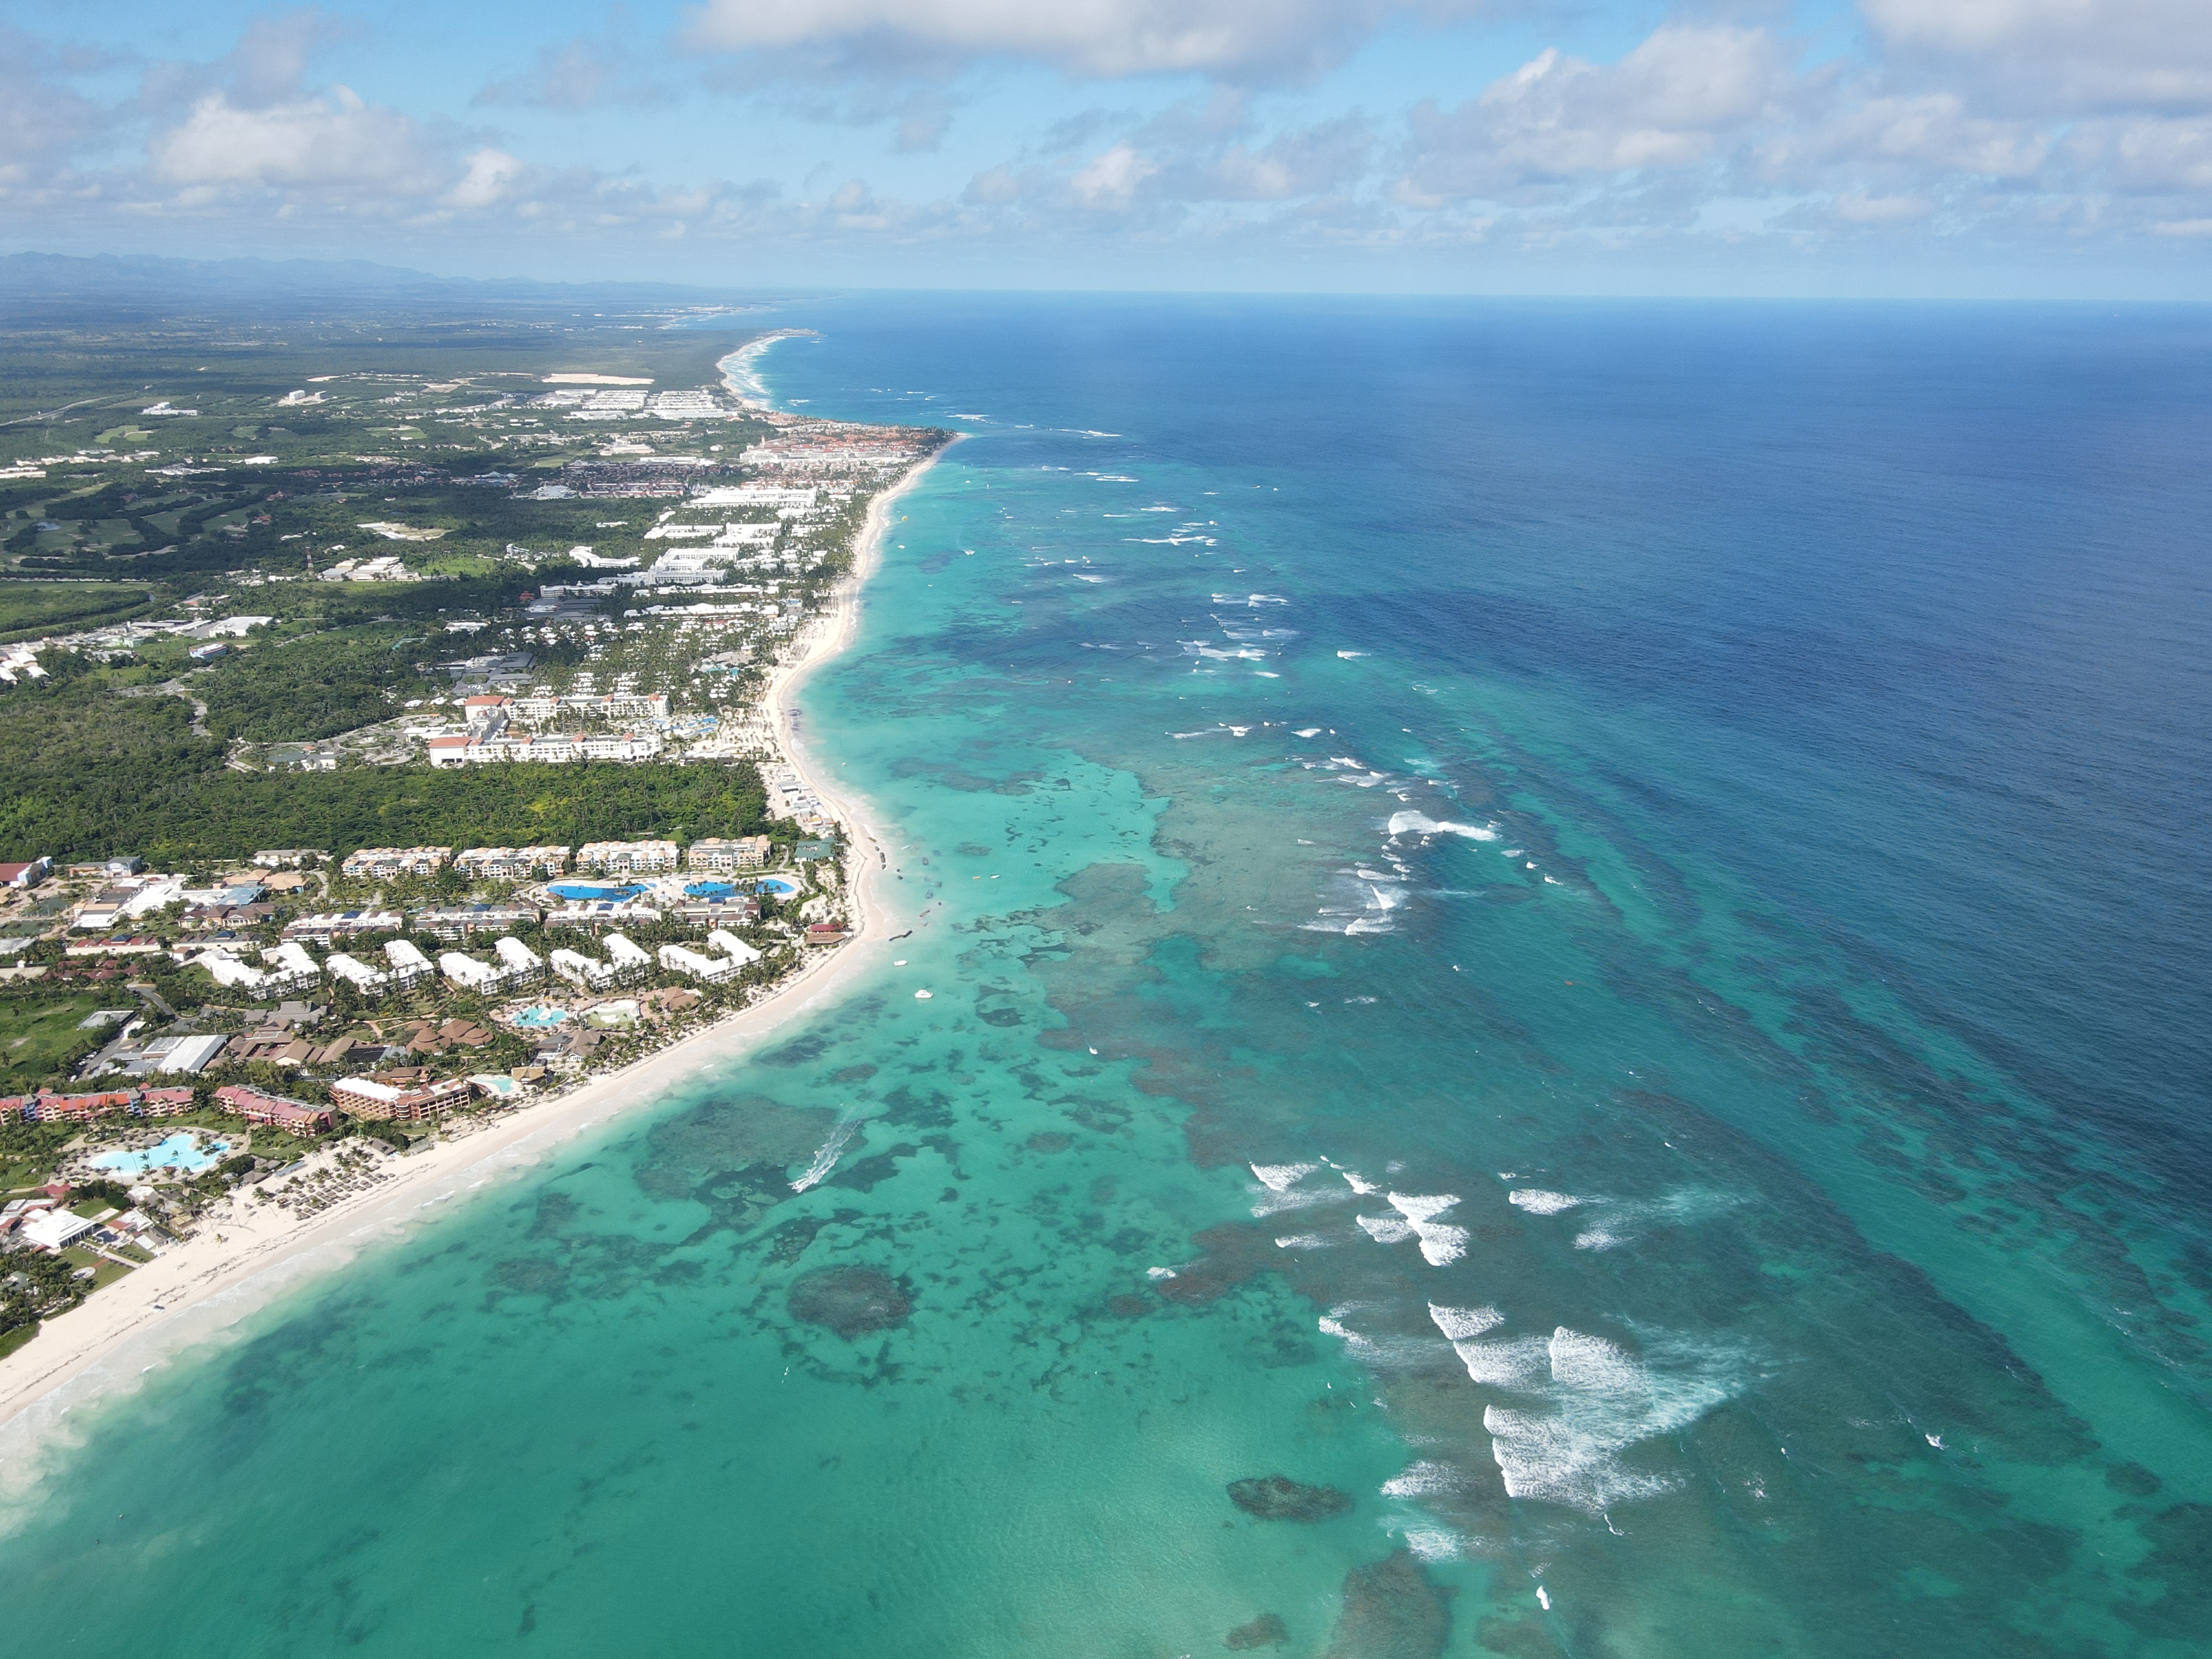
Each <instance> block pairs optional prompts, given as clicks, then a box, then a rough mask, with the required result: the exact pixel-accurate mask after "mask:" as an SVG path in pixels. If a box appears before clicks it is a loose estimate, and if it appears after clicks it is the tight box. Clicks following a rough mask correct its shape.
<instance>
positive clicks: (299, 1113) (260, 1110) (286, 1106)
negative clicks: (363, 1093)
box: [215, 1083, 337, 1135]
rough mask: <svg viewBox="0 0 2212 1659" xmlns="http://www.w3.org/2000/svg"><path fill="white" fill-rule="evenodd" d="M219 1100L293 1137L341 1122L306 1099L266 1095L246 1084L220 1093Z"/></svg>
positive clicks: (227, 1107) (319, 1131)
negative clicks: (311, 1104) (291, 1134)
mask: <svg viewBox="0 0 2212 1659" xmlns="http://www.w3.org/2000/svg"><path fill="white" fill-rule="evenodd" d="M215 1097H216V1103H217V1104H218V1105H220V1106H221V1107H222V1109H223V1110H225V1111H226V1112H230V1113H233V1114H234V1115H237V1116H239V1117H242V1118H244V1119H245V1120H246V1121H247V1122H248V1123H266V1124H270V1125H272V1126H273V1127H276V1128H279V1129H283V1130H286V1131H288V1132H289V1133H293V1134H300V1135H314V1134H322V1133H325V1132H326V1131H328V1130H329V1129H330V1128H331V1127H332V1126H333V1125H334V1124H335V1123H336V1122H337V1115H336V1114H335V1113H333V1112H332V1111H331V1109H330V1108H329V1107H327V1106H310V1105H309V1104H308V1103H307V1102H306V1101H304V1100H288V1099H286V1098H285V1097H283V1095H271V1094H264V1093H263V1092H262V1091H260V1090H258V1089H253V1088H249V1087H247V1086H246V1085H245V1084H242V1083H234V1084H231V1085H228V1087H226V1088H222V1089H218V1090H216V1091H215Z"/></svg>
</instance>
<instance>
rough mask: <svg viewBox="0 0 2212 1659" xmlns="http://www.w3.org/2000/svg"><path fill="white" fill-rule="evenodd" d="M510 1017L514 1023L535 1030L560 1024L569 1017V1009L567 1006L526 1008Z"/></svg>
mask: <svg viewBox="0 0 2212 1659" xmlns="http://www.w3.org/2000/svg"><path fill="white" fill-rule="evenodd" d="M510 1018H512V1021H513V1024H517V1025H520V1026H525V1027H527V1028H528V1029H530V1030H537V1029H538V1028H540V1027H542V1026H547V1025H558V1024H561V1023H562V1021H563V1020H565V1019H567V1018H568V1010H567V1009H566V1008H550V1007H537V1008H525V1009H524V1010H523V1011H522V1012H520V1013H519V1014H515V1015H513V1016H511V1017H510Z"/></svg>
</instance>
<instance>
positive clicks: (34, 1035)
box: [0, 980, 131, 1173]
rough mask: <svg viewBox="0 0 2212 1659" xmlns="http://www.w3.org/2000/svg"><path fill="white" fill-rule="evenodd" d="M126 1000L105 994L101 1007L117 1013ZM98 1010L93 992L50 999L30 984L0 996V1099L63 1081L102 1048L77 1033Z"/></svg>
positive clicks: (93, 1036) (4, 1142)
mask: <svg viewBox="0 0 2212 1659" xmlns="http://www.w3.org/2000/svg"><path fill="white" fill-rule="evenodd" d="M130 1000H131V997H130V994H129V993H127V992H122V991H117V992H111V993H109V994H108V995H107V997H106V1006H109V1007H119V1006H123V1005H124V1004H125V1003H128V1002H129V1001H130ZM100 1006H102V999H101V998H100V996H99V995H98V994H95V993H94V992H91V991H73V992H70V993H69V994H66V995H63V996H56V995H55V994H54V993H53V992H52V991H51V990H48V989H46V988H45V987H41V986H40V984H39V982H38V981H35V980H32V981H25V982H23V983H22V984H21V987H20V988H17V987H9V992H8V993H7V994H4V995H0V1095H19V1094H26V1093H28V1092H29V1091H31V1090H33V1089H35V1088H37V1087H38V1086H39V1085H40V1084H42V1083H47V1082H51V1081H53V1080H55V1079H58V1078H61V1077H64V1076H66V1075H67V1074H68V1072H69V1068H70V1066H74V1065H75V1064H76V1062H77V1061H78V1060H82V1058H83V1057H84V1056H85V1055H87V1054H90V1053H91V1052H92V1051H93V1050H94V1048H98V1047H99V1046H100V1044H101V1043H102V1042H106V1040H107V1034H106V1032H105V1031H81V1030H78V1029H77V1026H78V1024H80V1023H81V1022H82V1020H83V1019H84V1018H85V1017H86V1016H87V1015H88V1014H90V1013H91V1012H93V1011H94V1010H95V1009H97V1008H99V1007H100ZM19 1127H20V1126H19ZM12 1154H13V1148H12V1147H11V1146H9V1142H8V1139H7V1134H6V1132H5V1129H4V1128H0V1160H8V1159H10V1158H12ZM10 1172H11V1173H12V1168H11V1170H10Z"/></svg>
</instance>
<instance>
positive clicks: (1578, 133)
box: [1402, 24, 1790, 203]
mask: <svg viewBox="0 0 2212 1659" xmlns="http://www.w3.org/2000/svg"><path fill="white" fill-rule="evenodd" d="M1789 91H1790V84H1789V74H1788V67H1787V64H1786V61H1785V58H1784V52H1783V51H1782V48H1781V46H1779V45H1778V43H1777V42H1776V41H1775V40H1773V39H1772V38H1771V36H1769V35H1768V34H1767V33H1765V31H1763V30H1760V29H1746V28H1733V27H1692V26H1688V25H1681V24H1667V25H1662V27H1659V28H1658V29H1656V30H1655V31H1653V33H1651V34H1650V36H1649V37H1648V38H1647V39H1646V40H1644V42H1643V44H1642V45H1640V46H1638V47H1637V48H1636V49H1635V50H1634V51H1633V52H1630V53H1629V54H1628V55H1627V56H1626V57H1625V58H1622V59H1620V62H1618V63H1616V64H1591V63H1587V62H1584V61H1583V59H1581V58H1569V57H1565V56H1564V55H1562V54H1561V53H1560V52H1558V51H1556V50H1550V51H1546V52H1542V53H1541V54H1540V55H1539V56H1537V57H1536V58H1532V59H1531V60H1530V61H1529V62H1528V63H1527V64H1523V65H1522V67H1521V68H1520V69H1518V70H1516V71H1515V72H1514V73H1513V74H1511V75H1509V76H1504V78H1502V79H1500V80H1498V81H1496V82H1492V84H1491V86H1490V87H1489V88H1486V90H1485V91H1484V92H1483V94H1482V95H1481V96H1480V97H1479V98H1477V99H1475V100H1474V101H1473V102H1471V103H1467V104H1462V106H1460V107H1459V108H1457V109H1455V110H1449V111H1447V110H1443V109H1441V108H1439V107H1438V106H1436V105H1435V104H1433V103H1428V104H1423V105H1420V106H1418V107H1416V108H1415V109H1414V110H1413V113H1412V117H1411V127H1412V137H1411V143H1410V146H1409V155H1408V158H1407V169H1406V179H1405V190H1404V191H1403V192H1402V195H1403V198H1404V199H1406V200H1407V201H1410V202H1427V203H1442V202H1444V201H1449V200H1461V199H1466V198H1468V197H1479V196H1486V195H1492V194H1496V193H1500V192H1511V191H1515V190H1516V189H1519V188H1521V187H1522V186H1525V185H1532V184H1541V183H1546V182H1552V181H1558V180H1562V179H1574V178H1577V177H1584V176H1591V175H1602V174H1608V173H1624V172H1641V171H1645V170H1650V169H1667V168H1676V167H1687V166H1690V165H1692V164H1695V163H1698V162H1701V161H1706V160H1707V159H1709V158H1710V157H1711V156H1712V155H1714V154H1715V152H1716V150H1717V147H1718V143H1719V140H1720V139H1721V137H1723V135H1725V134H1728V133H1730V132H1733V131H1739V130H1741V129H1743V128H1745V127H1747V126H1748V125H1750V124H1751V123H1752V122H1753V120H1754V119H1756V118H1759V117H1761V116H1762V115H1765V114H1768V113H1770V112H1771V110H1772V108H1773V106H1775V105H1776V104H1777V102H1778V100H1781V99H1782V98H1783V97H1784V95H1785V94H1787V93H1788V92H1789Z"/></svg>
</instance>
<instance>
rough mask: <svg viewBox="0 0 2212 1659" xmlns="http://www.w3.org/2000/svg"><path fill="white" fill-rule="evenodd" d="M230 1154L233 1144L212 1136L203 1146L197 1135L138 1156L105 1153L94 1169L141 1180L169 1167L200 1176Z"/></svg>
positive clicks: (172, 1138) (169, 1140) (166, 1141)
mask: <svg viewBox="0 0 2212 1659" xmlns="http://www.w3.org/2000/svg"><path fill="white" fill-rule="evenodd" d="M229 1153H230V1143H229V1142H228V1141H227V1140H224V1139H220V1138H219V1137H216V1136H212V1135H211V1136H210V1137H208V1139H206V1141H205V1142H204V1143H203V1142H202V1140H201V1139H200V1138H199V1137H198V1136H197V1135H193V1134H173V1135H168V1136H166V1137H164V1138H163V1139H161V1141H159V1142H158V1143H156V1144H155V1145H154V1146H147V1147H143V1148H142V1149H141V1150H139V1151H137V1152H103V1153H101V1154H100V1156H99V1157H98V1158H94V1159H93V1160H92V1167H93V1168H94V1169H95V1170H107V1171H108V1172H109V1173H110V1174H112V1175H126V1176H142V1175H144V1174H145V1173H146V1172H147V1171H148V1170H160V1169H166V1168H170V1167H174V1168H176V1169H179V1170H184V1171H185V1173H186V1174H188V1175H197V1174H199V1173H200V1171H201V1170H212V1169H213V1168H215V1166H216V1164H220V1163H221V1162H222V1160H223V1159H224V1158H226V1157H228V1155H229Z"/></svg>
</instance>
